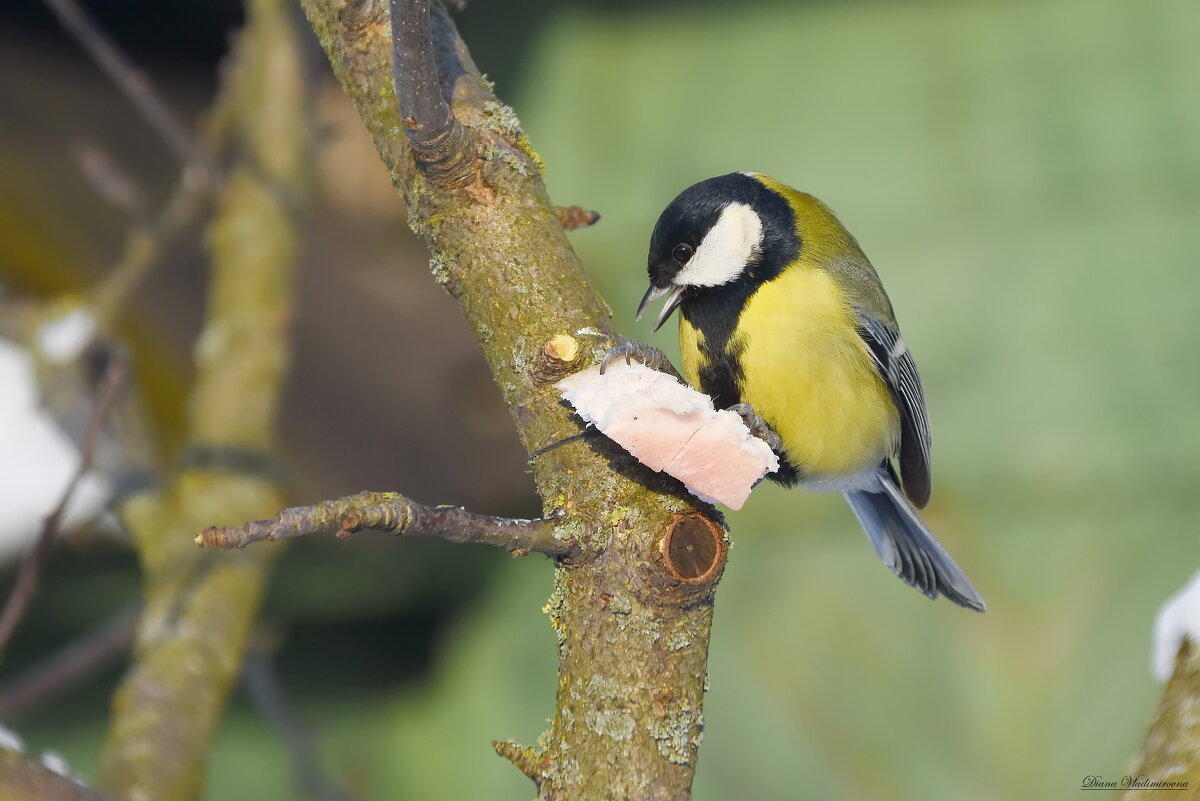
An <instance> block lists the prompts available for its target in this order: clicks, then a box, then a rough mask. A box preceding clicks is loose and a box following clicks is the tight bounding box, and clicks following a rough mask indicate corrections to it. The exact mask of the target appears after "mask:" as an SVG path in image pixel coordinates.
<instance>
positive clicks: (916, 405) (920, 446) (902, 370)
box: [854, 308, 932, 509]
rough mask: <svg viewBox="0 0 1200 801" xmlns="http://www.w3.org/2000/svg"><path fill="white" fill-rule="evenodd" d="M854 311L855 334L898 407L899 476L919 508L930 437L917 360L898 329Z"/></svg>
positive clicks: (924, 495)
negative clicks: (867, 352)
mask: <svg viewBox="0 0 1200 801" xmlns="http://www.w3.org/2000/svg"><path fill="white" fill-rule="evenodd" d="M854 311H855V316H856V318H857V320H858V325H859V333H860V334H861V335H862V337H863V341H864V342H865V343H866V344H867V349H868V350H870V352H871V357H872V360H873V361H874V362H875V367H876V369H877V370H879V375H880V376H881V377H882V378H883V380H884V381H885V382H886V383H887V385H888V388H889V389H890V390H891V392H892V397H893V398H894V399H895V400H896V406H897V408H898V409H899V410H900V453H899V462H900V477H901V480H902V483H903V486H904V492H905V494H906V495H908V497H909V499H910V500H912V502H913V503H914V504H915V505H916V506H917V508H918V509H919V508H921V507H923V506H925V504H926V503H928V502H929V493H930V488H931V478H930V457H929V449H930V445H931V444H932V438H931V436H930V433H929V411H928V410H927V409H926V407H925V391H924V390H923V389H922V388H921V376H920V374H919V373H918V372H917V363H916V362H915V361H914V360H913V357H912V353H910V352H909V350H908V347H907V346H906V345H905V344H904V341H903V340H902V339H901V338H900V332H899V331H898V330H896V329H895V328H894V327H892V326H889V325H887V324H885V323H883V322H882V321H880V320H879V319H878V318H876V317H875V316H874V315H872V314H870V313H869V312H867V311H865V310H864V309H861V308H858V309H855V310H854Z"/></svg>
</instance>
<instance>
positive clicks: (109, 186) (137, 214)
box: [71, 140, 150, 226]
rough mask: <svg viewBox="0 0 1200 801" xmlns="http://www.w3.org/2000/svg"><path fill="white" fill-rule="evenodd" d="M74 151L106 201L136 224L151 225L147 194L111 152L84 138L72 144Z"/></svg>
mask: <svg viewBox="0 0 1200 801" xmlns="http://www.w3.org/2000/svg"><path fill="white" fill-rule="evenodd" d="M71 155H72V156H73V157H74V159H75V163H76V164H77V165H78V166H79V171H80V172H81V173H83V177H84V178H85V179H86V180H87V182H88V184H89V185H90V186H91V187H92V189H94V190H95V192H96V194H97V195H99V196H100V197H101V198H102V199H104V201H105V202H107V203H109V204H110V205H111V206H113V207H114V208H116V209H117V210H118V211H121V212H123V213H124V214H126V215H127V216H129V217H130V218H131V219H132V220H133V221H134V223H135V224H137V225H142V226H148V225H150V218H149V216H148V215H147V214H146V195H145V193H144V192H143V191H142V190H141V188H140V187H139V186H138V185H137V183H136V182H135V181H134V180H133V178H131V177H130V176H129V174H128V173H126V172H125V171H124V170H122V169H121V168H120V167H119V166H118V165H117V162H116V160H115V159H114V158H113V157H112V155H111V154H110V153H108V152H106V151H105V150H104V149H103V148H102V147H100V146H99V145H97V144H96V143H95V142H91V141H88V140H83V141H80V142H77V143H75V145H74V146H72V148H71Z"/></svg>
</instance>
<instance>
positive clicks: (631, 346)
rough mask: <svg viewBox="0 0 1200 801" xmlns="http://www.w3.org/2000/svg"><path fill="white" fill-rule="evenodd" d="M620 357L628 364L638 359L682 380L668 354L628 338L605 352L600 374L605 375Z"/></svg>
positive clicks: (651, 367)
mask: <svg viewBox="0 0 1200 801" xmlns="http://www.w3.org/2000/svg"><path fill="white" fill-rule="evenodd" d="M618 359H624V360H625V363H626V364H633V360H634V359H637V360H638V361H639V362H641V363H642V364H644V365H646V366H647V367H649V368H650V369H651V370H657V371H658V372H660V373H667V374H669V375H673V376H675V377H676V378H680V379H681V380H682V378H681V376H680V375H679V373H678V372H676V371H675V366H674V365H672V364H671V361H670V360H669V359H668V358H667V356H666V354H665V353H663V352H662V351H661V350H659V349H658V348H656V347H654V346H653V345H647V344H645V343H643V342H638V341H636V340H632V339H627V340H625V341H624V342H622V343H621V344H620V345H617V346H616V347H612V348H609V349H608V353H606V354H604V358H603V359H601V360H600V375H604V371H605V370H607V369H608V366H609V365H610V364H612V363H613V362H615V361H617V360H618Z"/></svg>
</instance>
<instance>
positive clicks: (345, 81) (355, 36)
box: [303, 0, 725, 801]
mask: <svg viewBox="0 0 1200 801" xmlns="http://www.w3.org/2000/svg"><path fill="white" fill-rule="evenodd" d="M407 1H408V2H417V0H407ZM303 6H304V9H305V12H306V14H307V15H308V18H309V20H310V22H311V24H312V26H313V29H314V30H315V31H316V33H317V35H318V38H319V39H320V41H321V44H322V46H323V47H324V49H325V52H326V54H327V55H328V57H329V60H330V62H331V64H332V65H333V70H334V73H335V74H336V76H337V77H338V79H339V81H341V83H342V86H343V87H344V89H345V91H346V93H347V94H348V95H349V96H350V98H351V99H352V100H353V101H354V103H355V105H356V107H357V109H358V112H359V115H360V117H361V118H362V120H363V123H364V124H365V126H366V127H367V129H368V130H369V131H370V133H371V134H372V136H373V137H374V141H375V145H376V148H377V149H378V151H379V154H380V156H381V157H382V159H383V162H384V164H385V165H386V167H387V169H388V170H389V172H390V174H391V176H392V180H393V182H394V183H395V184H396V186H397V188H398V189H399V191H400V193H401V194H402V196H403V198H404V200H405V202H406V204H407V208H408V215H409V223H410V226H411V227H412V229H413V230H414V231H415V232H416V233H417V234H418V235H419V236H420V237H421V238H422V239H424V240H425V242H426V243H427V244H428V246H429V248H430V251H431V254H432V255H431V260H430V268H431V271H432V272H433V275H434V277H435V280H436V281H437V283H439V284H440V285H442V286H443V287H444V288H445V289H446V290H447V291H448V292H449V293H450V294H451V295H453V296H454V297H455V298H456V299H457V301H458V302H459V304H460V306H461V308H462V311H463V313H464V315H465V317H466V320H467V322H468V324H469V325H470V326H471V329H472V331H473V332H474V334H475V337H476V339H477V340H478V341H479V344H480V347H481V348H482V349H483V352H484V355H485V357H486V358H487V361H488V365H489V366H490V368H491V370H492V373H493V376H494V377H495V380H496V382H497V384H498V385H499V387H500V389H501V392H502V394H503V398H504V401H505V403H506V404H507V405H508V408H509V409H510V411H511V412H512V416H513V421H514V424H515V426H516V429H517V432H518V434H519V435H520V437H521V441H522V443H523V444H524V446H525V448H526V450H527V451H528V452H530V453H535V452H536V455H535V456H534V457H533V459H532V465H533V477H534V480H535V483H536V487H537V490H538V493H539V495H540V497H541V498H542V502H543V516H544V517H546V518H554V519H557V520H559V521H560V522H559V523H558V532H559V534H560V536H562V537H563V538H564V539H572V540H575V541H576V542H577V543H578V545H579V547H580V549H581V553H580V554H579V555H578V556H573V557H571V558H568V559H564V560H561V561H560V562H559V563H558V564H557V569H556V573H555V579H554V588H553V592H552V594H551V597H550V601H549V602H548V603H547V605H546V611H547V613H548V614H549V616H550V623H551V625H552V626H553V627H554V630H555V632H556V633H557V635H558V659H559V672H558V677H559V678H558V689H557V693H556V710H555V713H554V715H553V716H552V717H551V720H550V727H549V729H548V731H547V732H546V733H545V734H544V735H543V736H542V737H541V738H539V740H538V742H537V743H535V744H533V745H530V746H520V745H517V744H514V743H510V742H500V743H497V744H496V747H497V750H498V751H499V752H500V753H501V754H503V755H504V756H506V757H508V758H509V759H510V760H511V761H513V762H514V764H516V765H517V767H519V768H520V769H521V770H522V771H524V772H525V773H526V774H527V775H529V776H530V777H531V778H532V779H533V780H534V781H535V783H536V784H537V786H538V795H539V798H542V799H568V798H569V799H571V800H572V801H590V799H612V798H620V799H633V800H634V801H650V799H664V800H667V799H683V798H687V797H689V796H690V788H691V782H692V776H693V773H694V770H695V764H696V755H697V749H698V746H699V742H700V737H701V730H702V706H703V695H704V688H705V684H706V666H707V653H708V637H709V631H710V628H711V623H712V602H713V590H714V588H715V585H716V582H717V581H718V580H719V578H720V572H721V571H720V567H721V566H722V565H723V564H724V556H725V551H724V549H723V548H714V549H712V551H711V558H712V559H713V560H714V561H713V565H712V567H713V569H712V570H711V571H708V572H707V573H705V574H704V575H703V576H702V577H701V578H700V580H698V581H697V580H691V579H689V578H687V577H682V578H681V577H680V575H678V574H677V573H675V572H673V571H672V570H671V569H669V567H670V565H669V562H670V559H671V555H670V554H669V553H666V554H664V553H662V552H661V551H660V549H659V546H660V543H661V539H662V536H663V533H664V532H665V531H667V530H668V528H669V527H671V526H672V525H673V524H674V523H676V522H678V521H679V520H680V519H681V517H684V516H686V517H688V518H695V517H700V516H701V515H703V516H705V517H707V518H715V517H716V513H715V512H714V511H713V510H711V509H710V508H708V507H704V506H701V505H698V504H697V502H696V501H694V500H693V499H691V498H690V497H689V496H687V495H686V494H685V493H684V492H683V491H682V489H681V488H680V487H679V486H678V485H677V484H675V483H674V482H673V481H672V480H670V479H667V478H664V477H662V476H660V475H658V474H655V473H652V472H650V471H649V470H647V469H645V468H643V467H641V466H640V465H637V464H636V463H635V462H634V461H633V460H632V459H631V458H629V457H628V456H627V455H624V454H623V453H622V452H620V451H619V449H616V448H615V447H613V446H611V444H607V443H605V442H604V441H602V440H598V439H597V438H590V439H589V441H575V442H572V443H569V444H565V445H563V446H561V447H558V448H554V449H552V450H548V451H545V452H538V451H539V449H541V448H544V447H545V446H547V445H549V444H551V443H552V442H555V441H557V440H559V439H561V438H562V437H564V436H567V435H569V434H573V433H575V432H577V431H578V430H579V426H578V423H577V422H576V421H574V420H573V419H572V416H571V414H570V412H569V411H568V410H567V409H566V408H564V407H563V405H562V404H560V402H559V398H558V394H557V392H556V391H555V390H554V388H553V381H551V380H549V374H548V373H547V371H546V366H547V361H546V360H547V357H546V355H545V354H546V353H547V352H554V353H557V348H558V345H557V344H555V343H563V342H564V341H565V338H569V339H571V340H572V341H574V342H575V343H576V344H577V346H578V351H579V352H578V353H574V354H572V356H573V360H574V362H573V366H576V365H577V366H580V367H581V366H586V365H589V364H593V363H595V362H597V361H598V360H599V359H600V357H601V356H602V355H603V354H604V353H606V352H607V350H608V349H609V348H610V347H612V346H613V345H615V344H617V342H618V337H617V335H616V332H615V331H614V330H613V329H612V326H611V324H610V321H609V317H610V312H609V309H608V306H607V305H606V304H605V302H604V300H603V299H602V298H601V297H600V296H599V295H598V294H597V293H596V292H595V291H594V290H593V289H592V288H591V286H590V285H589V284H588V282H587V280H586V277H585V276H584V273H583V271H582V269H581V266H580V264H579V260H578V259H577V257H576V256H575V253H574V251H573V250H572V248H571V246H570V243H569V242H568V241H567V238H566V234H565V232H564V230H563V226H562V223H561V221H560V219H559V215H558V212H557V210H556V208H555V206H554V205H553V204H552V203H551V202H550V199H549V197H548V196H547V194H546V190H545V187H544V185H543V183H542V180H541V171H542V164H541V159H540V158H539V157H538V155H537V154H536V152H535V151H534V150H533V147H532V145H531V144H530V142H529V140H528V138H527V137H526V136H525V134H524V132H523V131H522V129H521V127H520V123H519V121H518V119H517V116H516V114H515V113H514V112H513V110H512V109H511V108H509V107H508V106H505V105H504V104H503V103H501V102H500V101H499V100H498V99H497V98H496V97H495V96H494V95H493V94H492V90H491V86H490V85H489V84H488V83H487V82H486V81H485V80H484V79H483V77H482V76H481V75H480V73H479V71H478V70H477V69H476V67H475V65H474V64H473V63H472V61H471V58H470V55H469V54H468V52H467V49H466V46H465V44H464V43H463V42H462V40H461V39H460V38H459V37H458V35H457V32H456V31H455V28H454V25H453V22H452V21H451V20H450V18H449V16H448V14H447V13H446V12H445V10H444V9H443V8H442V7H441V4H440V3H437V2H434V3H433V4H432V34H433V44H434V47H433V52H434V54H435V56H436V62H437V68H438V71H439V74H438V76H437V81H435V82H431V83H435V84H436V85H437V86H440V87H441V89H442V91H443V93H444V96H445V97H446V98H447V99H448V100H449V102H450V108H451V110H452V112H453V115H454V117H455V119H456V120H457V123H458V124H459V125H460V126H462V128H463V132H464V134H465V139H464V140H465V141H466V142H467V143H468V144H467V145H466V147H469V148H471V149H472V151H471V152H470V153H469V154H468V155H469V156H470V161H469V164H470V166H471V168H472V170H473V172H472V173H469V174H466V179H464V180H457V179H456V180H445V181H443V180H438V179H437V177H436V176H433V175H432V174H431V173H429V172H427V171H425V170H423V169H422V166H421V165H420V164H418V162H417V160H415V159H414V156H413V153H412V151H411V148H410V145H409V142H408V140H407V138H406V135H405V130H406V129H405V125H406V120H405V119H404V118H403V117H402V113H401V110H400V108H399V107H398V105H397V97H396V92H395V89H394V87H393V83H392V36H391V31H390V27H389V18H388V10H387V7H386V5H385V4H384V3H382V2H376V1H375V0H355V1H354V2H343V0H303ZM401 44H402V45H403V42H401ZM407 122H408V123H409V125H410V127H411V124H412V123H413V122H418V124H419V121H414V120H408V121H407ZM460 166H461V165H460ZM464 174H465V173H462V172H459V173H458V175H459V176H460V177H461V176H462V175H464ZM556 369H558V368H556ZM559 372H561V371H560V370H559ZM696 528H697V530H700V529H701V528H703V530H706V531H707V530H709V529H712V530H716V531H719V532H720V534H719V536H720V537H721V538H722V542H723V537H724V532H723V530H721V529H720V527H719V526H715V525H713V524H706V525H705V526H704V527H696Z"/></svg>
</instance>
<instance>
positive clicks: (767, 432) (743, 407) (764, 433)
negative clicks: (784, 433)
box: [729, 403, 783, 453]
mask: <svg viewBox="0 0 1200 801" xmlns="http://www.w3.org/2000/svg"><path fill="white" fill-rule="evenodd" d="M729 411H731V412H734V413H735V414H737V415H738V416H739V417H741V418H742V422H743V423H745V424H746V428H748V429H750V433H751V434H753V435H754V436H756V437H758V438H759V439H761V440H762V441H763V442H765V443H767V447H769V448H770V449H771V450H773V451H774V452H775V453H780V452H781V451H782V450H783V440H781V439H780V438H779V435H778V434H776V433H775V429H773V428H771V427H770V426H769V425H767V421H766V420H764V419H762V418H761V417H759V416H758V412H756V411H754V407H753V406H751V405H750V404H748V403H735V404H734V405H733V406H730V407H729Z"/></svg>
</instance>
